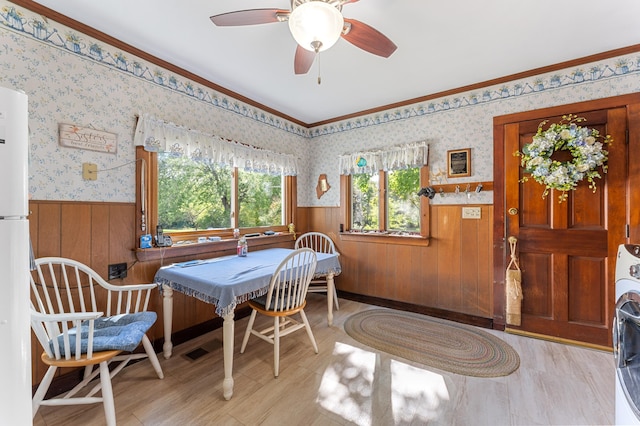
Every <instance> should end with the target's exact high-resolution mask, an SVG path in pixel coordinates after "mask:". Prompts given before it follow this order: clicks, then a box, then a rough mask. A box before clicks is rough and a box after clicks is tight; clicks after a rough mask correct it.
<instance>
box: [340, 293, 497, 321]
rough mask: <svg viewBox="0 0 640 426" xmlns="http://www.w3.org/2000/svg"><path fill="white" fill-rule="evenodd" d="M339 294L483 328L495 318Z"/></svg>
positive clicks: (376, 298)
mask: <svg viewBox="0 0 640 426" xmlns="http://www.w3.org/2000/svg"><path fill="white" fill-rule="evenodd" d="M338 296H339V297H341V298H343V299H348V300H353V301H355V302H361V303H366V304H368V305H375V306H382V307H385V308H390V309H397V310H399V311H407V312H415V313H417V314H423V315H429V316H432V317H437V318H442V319H446V320H450V321H455V322H460V323H463V324H468V325H474V326H477V327H482V328H493V326H494V324H493V318H484V317H479V316H475V315H469V314H464V313H461V312H454V311H447V310H445V309H438V308H431V307H428V306H422V305H415V304H412V303H406V302H399V301H396V300H388V299H382V298H380V297H373V296H366V295H362V294H356V293H349V292H346V291H338Z"/></svg>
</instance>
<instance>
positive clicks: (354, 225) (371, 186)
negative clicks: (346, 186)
mask: <svg viewBox="0 0 640 426" xmlns="http://www.w3.org/2000/svg"><path fill="white" fill-rule="evenodd" d="M378 183H379V176H378V173H358V174H355V175H352V176H351V229H354V230H358V231H376V230H378V229H379V226H378V223H379V221H378V203H379V199H380V198H379V195H380V185H379V184H378Z"/></svg>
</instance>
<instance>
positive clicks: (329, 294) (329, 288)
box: [327, 274, 335, 326]
mask: <svg viewBox="0 0 640 426" xmlns="http://www.w3.org/2000/svg"><path fill="white" fill-rule="evenodd" d="M334 287H335V283H334V282H333V274H329V275H327V311H328V312H327V323H328V324H329V326H332V325H333V291H334V290H333V289H334Z"/></svg>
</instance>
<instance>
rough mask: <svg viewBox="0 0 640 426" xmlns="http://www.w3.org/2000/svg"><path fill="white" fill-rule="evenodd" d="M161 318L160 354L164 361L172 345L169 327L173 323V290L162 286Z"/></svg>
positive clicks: (167, 357) (168, 355)
mask: <svg viewBox="0 0 640 426" xmlns="http://www.w3.org/2000/svg"><path fill="white" fill-rule="evenodd" d="M162 295H163V296H164V297H163V298H162V317H163V321H164V344H163V345H162V352H163V354H164V358H165V359H169V358H170V357H171V351H172V349H173V343H171V327H172V322H173V289H172V288H171V287H170V286H168V285H166V284H163V285H162Z"/></svg>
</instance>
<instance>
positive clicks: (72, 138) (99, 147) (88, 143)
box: [60, 123, 118, 154]
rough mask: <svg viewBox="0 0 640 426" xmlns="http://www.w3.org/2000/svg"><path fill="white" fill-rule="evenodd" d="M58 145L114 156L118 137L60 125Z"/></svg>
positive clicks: (71, 125)
mask: <svg viewBox="0 0 640 426" xmlns="http://www.w3.org/2000/svg"><path fill="white" fill-rule="evenodd" d="M60 145H61V146H67V147H69V148H78V149H88V150H90V151H98V152H108V153H109V154H115V153H116V152H117V151H118V135H116V134H115V133H109V132H103V131H102V130H96V129H92V128H88V127H79V126H74V125H73V124H62V123H60Z"/></svg>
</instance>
